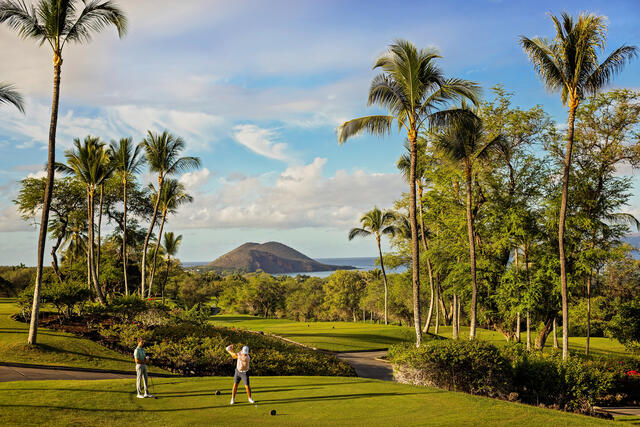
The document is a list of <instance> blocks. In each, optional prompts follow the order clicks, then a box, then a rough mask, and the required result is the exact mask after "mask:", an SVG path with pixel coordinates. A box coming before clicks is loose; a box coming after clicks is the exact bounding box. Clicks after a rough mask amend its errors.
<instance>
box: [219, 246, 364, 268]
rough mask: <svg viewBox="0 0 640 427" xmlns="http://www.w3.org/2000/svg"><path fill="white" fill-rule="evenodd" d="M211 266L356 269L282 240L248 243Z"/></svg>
mask: <svg viewBox="0 0 640 427" xmlns="http://www.w3.org/2000/svg"><path fill="white" fill-rule="evenodd" d="M207 267H209V268H214V269H220V270H236V271H244V272H254V271H257V270H262V271H264V272H265V273H271V274H278V273H300V272H312V271H334V270H352V269H354V268H355V267H352V266H347V265H329V264H322V263H320V262H318V261H316V260H314V259H312V258H309V257H308V256H306V255H305V254H303V253H301V252H298V251H296V250H295V249H293V248H290V247H289V246H287V245H284V244H282V243H278V242H267V243H262V244H260V243H252V242H248V243H245V244H243V245H240V246H238V247H237V248H235V249H234V250H232V251H231V252H227V253H226V254H224V255H222V256H221V257H219V258H217V259H215V260H214V261H212V262H210V263H209V264H207Z"/></svg>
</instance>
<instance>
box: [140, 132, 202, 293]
mask: <svg viewBox="0 0 640 427" xmlns="http://www.w3.org/2000/svg"><path fill="white" fill-rule="evenodd" d="M142 146H143V147H144V150H145V155H146V161H147V163H148V164H149V170H150V171H151V172H156V173H157V174H158V189H157V192H158V193H162V187H163V185H164V180H165V178H166V177H167V176H170V175H175V174H177V173H180V172H185V171H187V170H190V169H197V168H199V167H200V159H199V158H198V157H180V153H181V152H182V151H183V150H184V148H185V143H184V140H183V139H182V138H180V137H176V136H173V135H172V134H170V133H169V132H167V131H164V132H162V133H161V134H158V133H155V132H151V131H148V132H147V137H146V138H145V139H144V141H142ZM160 199H161V198H160V197H156V200H155V203H154V205H153V216H152V217H151V223H150V224H149V230H148V231H147V235H146V236H145V239H144V245H143V247H142V261H141V265H142V278H141V281H140V290H141V295H142V296H144V290H145V289H144V287H145V280H146V271H147V270H146V268H147V250H148V248H149V239H150V238H151V233H152V231H153V227H154V225H155V223H156V218H157V217H158V206H159V204H160Z"/></svg>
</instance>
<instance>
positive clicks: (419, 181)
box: [396, 138, 435, 333]
mask: <svg viewBox="0 0 640 427" xmlns="http://www.w3.org/2000/svg"><path fill="white" fill-rule="evenodd" d="M417 144H418V150H417V153H418V160H417V162H416V190H417V192H418V195H417V201H418V226H419V228H420V240H421V241H422V249H423V250H424V251H425V253H426V252H427V250H428V249H429V244H428V243H427V231H426V230H425V226H424V212H423V209H422V195H423V193H424V186H425V182H424V181H425V174H426V172H427V164H426V162H427V160H426V156H425V153H424V150H425V147H426V141H425V140H424V139H423V138H419V139H418V142H417ZM405 147H406V148H407V151H409V148H410V147H408V146H406V144H405ZM396 166H397V167H398V169H400V172H402V175H403V176H404V178H405V180H407V181H408V180H409V175H410V173H411V156H410V155H409V154H403V155H402V156H400V159H398V163H397V165H396ZM426 264H427V273H428V275H429V288H430V290H431V296H430V297H429V311H428V313H427V320H426V321H425V323H424V327H423V328H422V332H423V333H429V327H430V326H431V317H432V316H433V303H434V296H435V293H434V290H435V286H434V284H433V268H432V266H431V259H430V258H429V256H427V257H426Z"/></svg>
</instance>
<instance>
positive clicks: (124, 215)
mask: <svg viewBox="0 0 640 427" xmlns="http://www.w3.org/2000/svg"><path fill="white" fill-rule="evenodd" d="M125 174H126V172H125ZM122 199H123V202H124V211H123V213H122V270H123V271H122V273H123V274H124V294H125V295H129V282H128V280H127V179H126V178H124V180H123V197H122Z"/></svg>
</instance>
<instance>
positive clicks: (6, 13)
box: [0, 0, 46, 44]
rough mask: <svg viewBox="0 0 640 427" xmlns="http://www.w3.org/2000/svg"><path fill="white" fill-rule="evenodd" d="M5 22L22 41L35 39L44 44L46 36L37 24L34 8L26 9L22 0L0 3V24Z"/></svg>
mask: <svg viewBox="0 0 640 427" xmlns="http://www.w3.org/2000/svg"><path fill="white" fill-rule="evenodd" d="M3 22H6V23H7V25H8V26H9V28H11V29H12V30H14V31H16V32H17V33H18V35H19V36H20V37H22V38H24V39H27V38H35V39H38V40H39V41H40V43H41V44H42V43H44V42H45V40H46V34H45V31H44V28H43V26H42V25H41V24H40V23H39V22H38V17H37V13H36V10H35V7H34V6H33V5H32V6H31V7H28V6H27V4H26V3H25V2H24V0H4V1H0V23H3Z"/></svg>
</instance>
